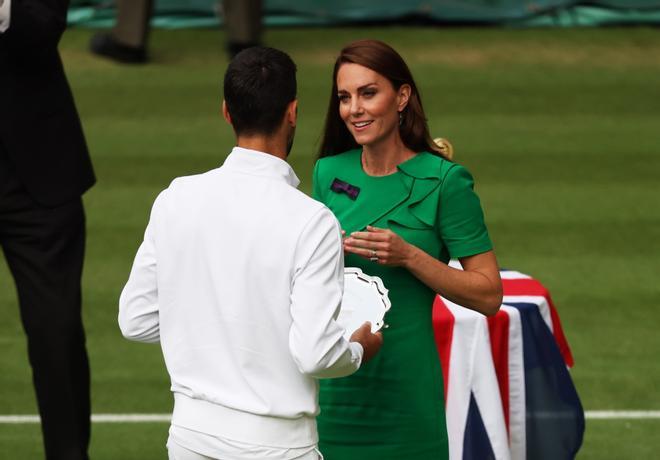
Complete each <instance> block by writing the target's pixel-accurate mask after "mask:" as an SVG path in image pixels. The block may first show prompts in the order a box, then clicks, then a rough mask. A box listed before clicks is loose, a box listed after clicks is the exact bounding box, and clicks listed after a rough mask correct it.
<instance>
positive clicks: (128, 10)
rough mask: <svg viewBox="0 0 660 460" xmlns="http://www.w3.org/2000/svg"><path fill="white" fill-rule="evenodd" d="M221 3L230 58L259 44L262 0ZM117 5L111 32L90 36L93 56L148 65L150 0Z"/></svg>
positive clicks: (128, 0)
mask: <svg viewBox="0 0 660 460" xmlns="http://www.w3.org/2000/svg"><path fill="white" fill-rule="evenodd" d="M220 3H221V5H220V8H218V10H219V11H220V12H221V13H222V17H223V19H224V24H225V30H226V36H227V42H226V46H227V52H228V53H229V56H230V57H234V56H235V55H236V54H238V53H239V52H240V51H242V50H244V49H246V48H250V47H252V46H256V45H258V44H259V43H260V42H261V31H262V24H261V13H262V3H263V2H262V0H221V1H220ZM116 6H117V20H116V22H115V26H114V27H113V29H112V30H111V31H110V32H100V33H97V34H96V35H94V36H93V37H92V40H91V42H90V49H91V51H92V53H94V54H96V55H99V56H103V57H107V58H110V59H112V60H114V61H117V62H123V63H126V64H143V63H145V62H147V61H148V60H149V56H148V52H147V48H148V46H147V44H148V43H147V42H148V38H149V31H150V29H151V25H150V22H151V16H152V14H153V10H154V2H153V0H116Z"/></svg>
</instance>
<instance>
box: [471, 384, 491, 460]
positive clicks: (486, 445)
mask: <svg viewBox="0 0 660 460" xmlns="http://www.w3.org/2000/svg"><path fill="white" fill-rule="evenodd" d="M463 460H495V454H494V453H493V448H492V447H491V445H490V439H488V433H487V432H486V427H485V426H484V421H483V420H482V418H481V413H480V412H479V407H478V406H477V401H475V399H474V395H473V394H470V407H469V409H468V416H467V421H466V423H465V436H464V438H463Z"/></svg>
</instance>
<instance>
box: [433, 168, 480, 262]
mask: <svg viewBox="0 0 660 460" xmlns="http://www.w3.org/2000/svg"><path fill="white" fill-rule="evenodd" d="M437 228H438V229H439V233H440V238H441V239H442V241H443V243H444V245H445V246H446V247H447V249H448V250H449V254H450V256H451V257H452V258H460V257H468V256H472V255H475V254H480V253H482V252H486V251H489V250H491V249H493V244H492V242H491V240H490V237H489V236H488V230H487V229H486V224H485V222H484V213H483V211H482V209H481V202H480V201H479V197H478V196H477V194H476V193H475V192H474V179H472V175H471V174H470V173H469V172H468V171H467V170H466V169H465V168H464V167H462V166H460V165H457V164H455V165H453V166H452V167H451V169H450V170H449V171H448V172H447V175H446V176H445V179H444V181H443V183H442V189H441V192H440V203H439V210H438V221H437Z"/></svg>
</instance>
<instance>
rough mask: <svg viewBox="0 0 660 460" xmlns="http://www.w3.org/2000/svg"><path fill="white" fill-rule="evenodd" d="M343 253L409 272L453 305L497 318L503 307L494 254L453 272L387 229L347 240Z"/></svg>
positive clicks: (371, 229) (464, 260)
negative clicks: (374, 259)
mask: <svg viewBox="0 0 660 460" xmlns="http://www.w3.org/2000/svg"><path fill="white" fill-rule="evenodd" d="M344 249H345V251H346V252H350V253H353V254H356V255H359V256H362V257H364V258H366V259H370V258H374V257H377V258H378V261H377V262H378V263H379V264H381V265H388V266H400V267H404V268H406V269H407V270H408V271H410V272H411V273H412V274H413V275H414V276H415V277H417V278H418V279H419V280H420V281H421V282H423V283H424V284H426V285H427V286H428V287H429V288H430V289H433V291H435V292H436V293H438V294H440V295H442V296H443V297H446V298H447V299H449V300H451V301H452V302H454V303H456V304H458V305H461V306H464V307H467V308H470V309H472V310H475V311H478V312H480V313H482V314H484V315H488V316H490V315H494V314H495V313H497V311H498V310H499V308H500V305H501V303H502V281H501V279H500V272H499V267H498V265H497V259H496V258H495V253H494V252H493V251H487V252H483V253H481V254H476V255H473V256H469V257H462V258H460V262H461V265H462V266H463V270H459V269H456V268H452V267H450V266H448V265H446V264H445V263H443V262H441V261H439V260H437V259H436V258H434V257H432V256H431V255H429V254H427V253H426V252H424V251H423V250H421V249H419V248H418V247H416V246H413V245H412V244H410V243H407V242H406V241H405V240H404V239H403V238H401V237H400V236H399V235H397V234H396V233H394V232H393V231H391V230H388V229H381V228H376V227H367V231H366V232H354V233H352V234H351V235H350V237H348V238H346V239H345V240H344Z"/></svg>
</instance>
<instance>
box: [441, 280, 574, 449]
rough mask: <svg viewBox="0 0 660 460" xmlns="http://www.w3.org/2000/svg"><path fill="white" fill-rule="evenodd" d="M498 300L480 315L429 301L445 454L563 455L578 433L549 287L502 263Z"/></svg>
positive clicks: (569, 359)
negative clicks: (494, 308) (441, 385)
mask: <svg viewBox="0 0 660 460" xmlns="http://www.w3.org/2000/svg"><path fill="white" fill-rule="evenodd" d="M501 276H502V283H503V288H504V299H503V305H502V307H501V309H500V311H499V312H498V313H497V315H495V316H493V317H490V318H486V317H484V316H483V315H481V314H479V313H476V312H474V311H472V310H468V309H466V308H463V307H460V306H458V305H456V304H454V303H452V302H450V301H449V300H447V299H444V298H442V297H440V296H438V297H436V300H435V303H434V305H433V325H434V329H435V337H436V345H437V347H438V353H439V355H440V360H441V363H442V370H443V374H444V381H445V395H444V396H445V403H446V412H447V430H448V434H449V453H450V455H449V457H450V459H452V460H488V459H497V460H546V459H547V460H567V459H573V458H575V455H576V454H577V451H578V449H579V448H580V446H581V444H582V438H583V434H584V411H583V409H582V405H581V403H580V399H579V397H578V395H577V392H576V390H575V386H574V385H573V382H572V380H571V377H570V374H569V372H568V368H570V367H572V366H573V356H572V354H571V350H570V348H569V346H568V342H567V341H566V337H565V336H564V332H563V330H562V327H561V323H560V321H559V315H558V314H557V310H556V308H555V306H554V304H553V303H552V299H551V297H550V293H549V292H548V290H547V289H546V288H545V287H544V286H543V285H542V284H541V283H540V282H538V281H537V280H535V279H533V278H531V277H530V276H528V275H525V274H522V273H520V272H516V271H512V270H502V271H501Z"/></svg>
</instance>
